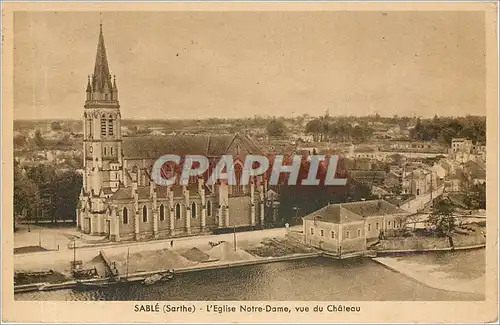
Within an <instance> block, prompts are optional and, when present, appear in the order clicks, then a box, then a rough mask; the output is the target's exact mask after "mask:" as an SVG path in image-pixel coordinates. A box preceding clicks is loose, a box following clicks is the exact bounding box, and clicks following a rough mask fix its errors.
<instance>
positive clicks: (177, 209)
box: [175, 203, 181, 219]
mask: <svg viewBox="0 0 500 325" xmlns="http://www.w3.org/2000/svg"><path fill="white" fill-rule="evenodd" d="M175 217H176V218H177V219H180V218H181V205H180V204H179V203H177V204H176V205H175Z"/></svg>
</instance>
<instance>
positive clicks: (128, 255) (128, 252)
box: [127, 247, 130, 279]
mask: <svg viewBox="0 0 500 325" xmlns="http://www.w3.org/2000/svg"><path fill="white" fill-rule="evenodd" d="M129 260H130V247H129V248H128V250H127V279H128V265H129Z"/></svg>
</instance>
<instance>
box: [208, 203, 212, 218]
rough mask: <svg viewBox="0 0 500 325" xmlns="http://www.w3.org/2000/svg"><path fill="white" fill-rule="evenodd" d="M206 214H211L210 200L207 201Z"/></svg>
mask: <svg viewBox="0 0 500 325" xmlns="http://www.w3.org/2000/svg"><path fill="white" fill-rule="evenodd" d="M207 216H209V217H210V216H212V202H211V201H207Z"/></svg>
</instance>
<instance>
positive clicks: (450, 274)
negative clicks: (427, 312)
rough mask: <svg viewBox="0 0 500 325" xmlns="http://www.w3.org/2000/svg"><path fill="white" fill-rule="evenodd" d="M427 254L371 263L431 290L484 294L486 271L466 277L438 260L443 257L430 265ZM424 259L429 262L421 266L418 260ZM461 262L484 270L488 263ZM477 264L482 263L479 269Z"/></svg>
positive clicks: (388, 258) (437, 258) (378, 260)
mask: <svg viewBox="0 0 500 325" xmlns="http://www.w3.org/2000/svg"><path fill="white" fill-rule="evenodd" d="M473 251H474V250H467V251H466V250H462V251H455V252H448V253H445V254H453V253H464V252H465V253H466V252H473ZM425 255H426V256H425V257H422V258H420V256H417V255H413V256H404V257H401V256H400V257H377V258H373V259H372V260H373V261H375V262H377V263H379V264H380V265H382V266H384V267H385V268H387V269H389V270H391V271H393V272H397V273H399V274H402V275H404V276H406V277H408V278H410V279H412V280H413V281H415V282H418V283H419V284H422V285H424V286H427V287H429V288H433V289H439V290H444V291H454V292H462V293H472V294H481V295H484V294H485V285H486V282H485V281H486V279H485V272H484V271H483V272H480V273H478V272H475V274H472V275H471V274H467V275H464V273H465V272H461V271H457V270H456V269H452V268H451V267H450V264H449V263H444V262H446V261H442V260H439V258H440V257H441V256H439V255H436V256H435V257H436V259H435V260H434V261H433V262H432V263H429V261H428V259H429V258H428V257H429V255H428V254H425ZM423 258H426V259H427V260H426V263H422V261H421V260H419V259H423ZM457 258H458V257H457ZM456 263H457V264H460V263H461V261H457V262H456ZM462 263H463V264H465V263H469V264H472V267H473V268H476V269H482V268H483V264H484V263H485V261H478V260H473V261H464V262H462ZM475 264H480V266H477V265H475ZM469 267H471V265H464V266H462V269H467V268H469ZM476 273H477V274H476Z"/></svg>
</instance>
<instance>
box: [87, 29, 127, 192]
mask: <svg viewBox="0 0 500 325" xmlns="http://www.w3.org/2000/svg"><path fill="white" fill-rule="evenodd" d="M84 108H85V109H84V113H83V132H84V138H83V164H84V170H85V175H84V178H83V179H84V184H83V188H84V190H85V192H86V193H89V194H91V193H92V192H93V193H94V194H95V195H97V194H99V192H100V190H101V189H106V188H108V189H111V190H112V191H114V190H116V189H117V188H118V186H119V184H120V182H121V181H122V164H123V163H122V155H121V152H122V137H121V130H120V128H121V115H120V104H119V102H118V88H117V86H116V78H114V77H113V78H112V76H111V74H110V72H109V65H108V58H107V55H106V47H105V45H104V35H103V32H102V24H101V25H100V31H99V40H98V43H97V54H96V59H95V66H94V73H93V74H92V75H91V76H89V77H88V80H87V90H86V99H85V105H84Z"/></svg>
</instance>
